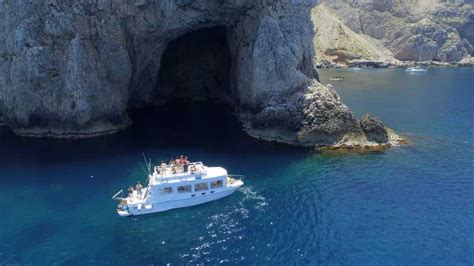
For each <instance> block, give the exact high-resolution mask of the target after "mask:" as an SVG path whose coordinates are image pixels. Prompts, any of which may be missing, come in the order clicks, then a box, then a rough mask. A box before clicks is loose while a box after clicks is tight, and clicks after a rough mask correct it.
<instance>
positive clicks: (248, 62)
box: [0, 0, 362, 146]
mask: <svg viewBox="0 0 474 266" xmlns="http://www.w3.org/2000/svg"><path fill="white" fill-rule="evenodd" d="M312 2H313V1H290V0H275V1H260V0H259V1H255V0H237V1H220V0H166V1H150V0H135V1H127V0H99V1H97V0H86V1H54V0H37V1H0V117H2V118H3V119H4V121H5V123H6V125H7V126H9V127H10V128H12V129H13V130H14V131H15V132H16V133H18V134H21V135H29V136H51V137H73V138H74V137H88V136H94V135H100V134H105V133H111V132H115V131H117V130H120V129H122V128H124V127H126V126H128V125H129V124H130V123H131V121H130V119H129V117H128V114H127V112H128V111H129V110H131V109H133V108H141V107H144V106H147V105H153V104H159V103H162V102H166V101H168V100H170V99H172V98H179V97H187V98H193V97H200V96H202V97H203V98H216V99H217V100H220V101H223V102H226V103H227V104H229V105H231V106H233V107H234V109H235V110H236V112H237V113H238V115H239V117H240V119H241V120H242V123H243V124H244V126H245V128H246V130H247V131H248V132H249V133H250V134H252V135H254V136H256V137H260V138H265V139H276V140H280V141H284V142H287V143H293V144H297V145H306V146H311V145H331V144H334V143H336V142H337V141H338V140H339V139H340V138H341V137H342V136H343V135H347V134H348V133H360V132H362V131H361V129H360V126H359V123H358V121H357V119H355V118H354V116H353V114H352V112H351V111H350V109H349V108H348V107H346V106H345V105H344V104H343V103H341V102H340V99H339V96H337V93H335V91H333V90H332V89H330V88H327V87H324V86H322V85H321V84H319V83H318V82H317V79H318V75H317V72H316V70H315V67H314V64H313V58H314V48H313V43H312V39H313V36H314V31H313V24H312V22H311V8H312V7H313V5H314V4H313V3H312ZM193 89H195V90H194V91H193Z"/></svg>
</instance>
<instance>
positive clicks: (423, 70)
mask: <svg viewBox="0 0 474 266" xmlns="http://www.w3.org/2000/svg"><path fill="white" fill-rule="evenodd" d="M422 52H423V46H422V45H421V46H420V56H419V58H418V63H420V62H421V53H422ZM426 71H428V69H427V68H424V67H421V66H414V67H408V68H407V69H405V72H426Z"/></svg>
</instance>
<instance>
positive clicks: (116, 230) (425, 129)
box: [0, 68, 474, 265]
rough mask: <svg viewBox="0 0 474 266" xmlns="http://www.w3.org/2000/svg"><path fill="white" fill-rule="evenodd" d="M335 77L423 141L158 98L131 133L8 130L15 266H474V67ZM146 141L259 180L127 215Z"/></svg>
mask: <svg viewBox="0 0 474 266" xmlns="http://www.w3.org/2000/svg"><path fill="white" fill-rule="evenodd" d="M335 75H343V76H344V77H345V80H344V81H342V82H333V85H334V86H335V88H336V89H337V90H338V91H339V93H340V95H341V97H342V99H343V100H344V102H345V103H346V104H348V105H349V106H351V108H352V109H353V110H354V112H355V113H356V114H357V115H358V116H361V115H362V114H363V113H365V112H371V113H373V114H375V115H377V116H379V117H380V118H381V119H382V120H383V121H384V122H386V124H387V125H388V126H390V127H392V128H394V129H395V130H397V131H398V132H399V133H401V134H404V135H406V136H408V137H409V138H410V140H411V145H408V146H403V147H398V148H393V149H390V150H388V151H386V152H382V153H374V154H339V155H337V154H332V155H329V154H317V153H313V152H310V151H306V150H298V149H293V148H289V147H285V146H280V145H275V144H271V143H264V142H259V141H256V140H253V139H251V138H249V137H247V136H246V135H245V134H244V133H242V132H241V130H240V126H239V123H238V121H236V120H235V119H234V118H233V117H232V115H231V113H230V112H229V111H228V110H226V108H223V107H220V106H206V105H202V104H187V105H180V106H179V107H178V108H174V107H170V106H168V107H164V108H161V109H157V110H145V111H142V112H139V113H136V114H135V115H134V116H135V121H136V123H135V125H134V126H133V127H131V128H129V129H128V130H126V131H124V132H122V133H120V134H117V135H113V136H107V137H101V138H95V139H89V140H81V141H66V140H56V141H53V140H44V139H29V138H19V137H15V136H13V134H12V133H11V132H10V131H9V130H7V129H5V128H2V129H1V130H0V169H1V170H0V209H1V210H2V211H3V215H1V219H0V264H1V265H3V264H8V263H14V264H44V265H50V264H67V265H83V264H101V265H102V264H113V265H118V264H128V265H135V264H141V265H149V264H156V265H161V264H166V263H171V264H172V265H177V264H184V263H190V264H196V263H204V264H217V263H224V264H234V263H235V264H236V263H241V264H253V265H287V264H311V265H328V264H330V265H334V264H347V265H404V264H409V265H414V264H416V265H419V264H425V265H473V264H474V174H473V165H474V152H473V149H474V143H473V140H472V137H473V136H474V126H473V121H474V119H473V112H474V69H473V68H460V69H441V68H440V69H430V71H429V72H428V73H422V74H415V75H413V74H406V73H404V72H403V70H363V71H358V72H350V71H347V70H342V71H338V70H331V71H321V76H322V77H323V81H324V82H325V83H327V81H325V80H327V78H329V77H331V76H335ZM170 112H172V113H178V114H179V113H180V112H181V113H184V114H186V117H189V120H188V121H184V120H183V119H180V118H179V119H175V118H170V117H169V113H170ZM166 114H168V115H166ZM184 131H187V132H188V133H182V132H184ZM141 152H145V153H146V154H147V155H148V156H149V157H151V158H153V160H155V161H157V160H162V159H163V160H167V159H169V158H170V157H171V156H176V155H181V154H186V155H188V156H190V158H191V159H195V160H202V161H204V162H207V164H208V165H221V166H224V167H225V168H227V169H228V170H229V172H231V173H236V174H243V175H245V176H246V178H245V180H244V181H245V186H244V187H243V188H242V189H241V190H240V191H238V192H236V193H234V194H233V195H232V196H230V197H227V198H225V199H222V200H219V201H215V202H212V203H208V204H205V205H200V206H195V207H191V208H186V209H179V210H173V211H168V212H165V213H161V214H154V215H149V216H141V217H138V218H119V217H118V216H117V215H116V213H115V206H116V202H113V201H112V200H111V199H110V197H111V196H112V195H113V194H114V193H115V192H116V191H118V190H119V189H121V188H125V187H126V186H127V185H129V184H133V183H135V182H136V181H137V180H138V179H141V180H142V181H144V176H145V175H144V174H143V172H142V170H141V168H140V166H139V164H138V161H140V160H141Z"/></svg>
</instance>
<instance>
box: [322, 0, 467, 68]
mask: <svg viewBox="0 0 474 266" xmlns="http://www.w3.org/2000/svg"><path fill="white" fill-rule="evenodd" d="M320 2H321V3H322V4H321V5H322V6H321V7H319V6H318V7H316V9H317V10H316V11H314V12H319V13H323V12H326V13H330V14H333V16H334V17H335V18H334V19H336V20H339V21H340V22H341V23H342V25H343V26H342V27H346V28H347V29H350V30H349V31H352V32H354V33H355V34H357V37H352V38H346V39H347V40H345V41H344V38H342V39H341V40H340V41H339V42H342V43H344V44H340V46H343V47H351V46H356V47H360V44H362V45H363V47H365V49H362V51H355V53H352V54H353V55H355V56H359V57H366V58H368V59H369V60H372V61H377V60H382V61H386V62H389V61H393V60H401V61H419V59H420V55H421V61H436V62H450V63H456V62H462V61H470V60H472V56H473V55H474V50H473V47H474V40H473V32H474V23H473V20H474V7H473V4H472V1H465V0H457V1H443V0H416V1H412V0H401V1H379V0H367V1H349V0H321V1H320ZM328 16H331V15H328ZM313 20H314V23H315V24H316V25H318V23H321V25H322V27H325V23H327V20H326V21H320V20H318V19H317V17H316V18H315V19H313ZM333 24H334V23H333ZM339 31H341V30H339ZM343 31H345V32H347V30H346V29H343ZM321 33H322V34H324V31H321ZM341 35H344V34H339V36H341ZM347 35H349V37H351V35H350V34H347ZM326 37H327V38H328V39H329V40H330V39H334V37H331V35H327V34H326V35H323V36H321V39H325V38H326ZM338 39H340V38H338ZM322 44H323V45H324V42H323V43H322ZM366 44H368V45H366ZM379 44H381V45H382V46H383V47H384V48H383V49H378V50H379V53H373V52H370V51H371V50H373V49H372V48H371V47H377V46H378V45H379ZM324 48H325V47H323V48H322V50H323V53H324V50H325V49H324ZM341 50H342V51H348V52H350V49H341ZM386 51H388V53H387V52H386ZM387 56H388V57H391V56H393V59H389V60H387V59H385V58H384V57H387ZM336 63H337V62H336ZM394 63H396V62H394Z"/></svg>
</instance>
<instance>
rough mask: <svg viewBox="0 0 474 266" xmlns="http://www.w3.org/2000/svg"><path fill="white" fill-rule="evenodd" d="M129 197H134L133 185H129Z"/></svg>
mask: <svg viewBox="0 0 474 266" xmlns="http://www.w3.org/2000/svg"><path fill="white" fill-rule="evenodd" d="M128 197H129V198H133V187H132V186H128Z"/></svg>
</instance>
